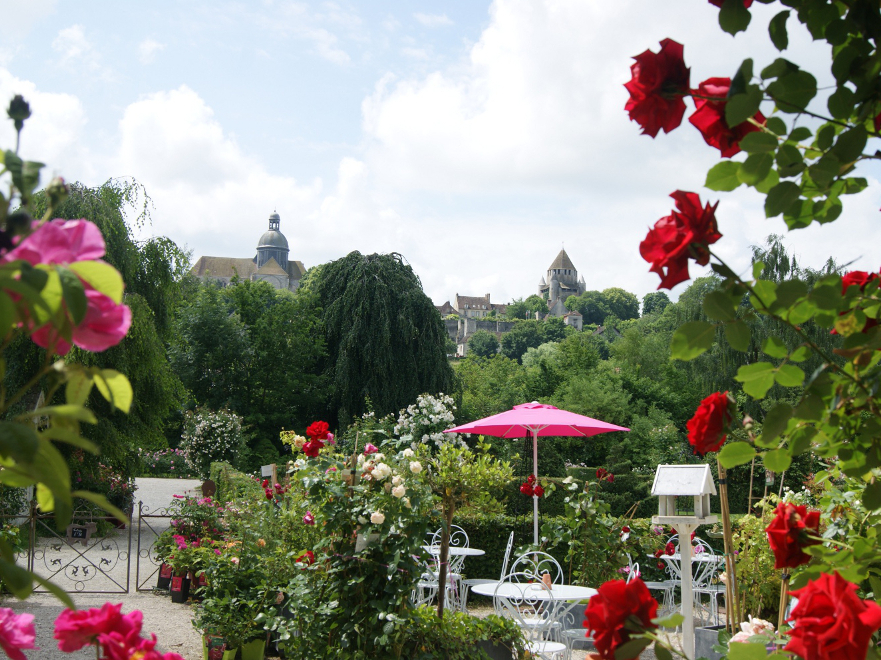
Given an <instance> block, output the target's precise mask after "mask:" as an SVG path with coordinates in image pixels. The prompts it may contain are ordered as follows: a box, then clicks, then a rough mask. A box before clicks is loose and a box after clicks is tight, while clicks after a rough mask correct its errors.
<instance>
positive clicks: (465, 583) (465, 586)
mask: <svg viewBox="0 0 881 660" xmlns="http://www.w3.org/2000/svg"><path fill="white" fill-rule="evenodd" d="M513 547H514V532H511V535H510V536H508V547H507V548H505V558H504V560H503V561H502V573H501V575H499V580H503V579H504V577H505V576H506V575H507V574H508V562H509V561H510V559H511V548H513ZM493 582H495V580H489V579H487V578H468V579H466V580H461V582H460V583H461V585H462V611H463V612H467V611H468V593H469V592H470V591H471V587H476V586H477V585H478V584H492V583H493Z"/></svg>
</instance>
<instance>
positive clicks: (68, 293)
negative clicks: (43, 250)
mask: <svg viewBox="0 0 881 660" xmlns="http://www.w3.org/2000/svg"><path fill="white" fill-rule="evenodd" d="M57 273H58V278H59V280H60V282H61V295H62V297H63V299H64V303H65V305H67V311H68V312H70V316H71V318H72V319H73V323H74V325H78V324H79V323H81V322H82V320H83V319H84V318H85V317H86V310H87V309H88V303H87V302H86V291H85V289H84V288H83V283H82V282H81V281H80V278H78V277H77V276H76V275H74V274H73V273H72V272H71V271H70V270H68V269H67V268H63V267H61V266H59V267H58V268H57Z"/></svg>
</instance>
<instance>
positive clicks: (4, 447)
mask: <svg viewBox="0 0 881 660" xmlns="http://www.w3.org/2000/svg"><path fill="white" fill-rule="evenodd" d="M39 446H40V438H39V436H38V435H37V431H36V430H35V429H34V426H33V424H16V423H15V422H0V456H3V457H4V458H11V459H13V460H14V461H15V462H16V463H30V462H31V461H33V460H34V458H35V457H36V455H37V449H38V448H39Z"/></svg>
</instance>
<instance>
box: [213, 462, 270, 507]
mask: <svg viewBox="0 0 881 660" xmlns="http://www.w3.org/2000/svg"><path fill="white" fill-rule="evenodd" d="M209 478H210V479H211V481H213V482H214V483H215V485H216V486H217V492H215V493H214V499H215V500H217V501H218V502H232V501H233V500H238V499H242V498H248V497H257V498H259V497H260V495H261V494H262V492H263V489H262V488H261V487H260V481H259V480H258V479H256V478H255V477H252V476H249V475H247V474H244V473H242V472H239V471H238V470H236V469H235V468H234V467H233V466H232V465H230V464H229V463H223V462H216V463H211V468H210V470H209Z"/></svg>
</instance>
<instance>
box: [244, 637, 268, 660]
mask: <svg viewBox="0 0 881 660" xmlns="http://www.w3.org/2000/svg"><path fill="white" fill-rule="evenodd" d="M265 651H266V638H265V637H264V638H261V639H252V640H251V641H250V642H246V643H244V644H242V660H263V654H264V652H265Z"/></svg>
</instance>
